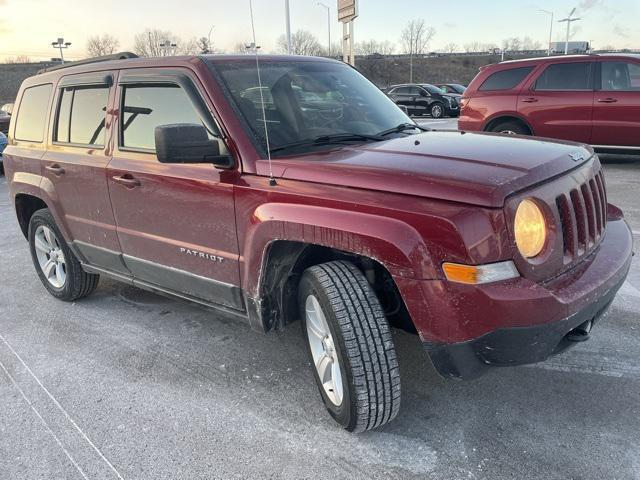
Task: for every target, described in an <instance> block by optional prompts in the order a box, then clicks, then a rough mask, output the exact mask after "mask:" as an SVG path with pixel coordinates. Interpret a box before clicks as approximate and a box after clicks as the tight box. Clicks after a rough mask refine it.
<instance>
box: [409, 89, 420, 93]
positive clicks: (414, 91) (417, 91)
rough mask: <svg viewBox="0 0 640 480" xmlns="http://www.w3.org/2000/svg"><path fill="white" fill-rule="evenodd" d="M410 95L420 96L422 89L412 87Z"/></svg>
mask: <svg viewBox="0 0 640 480" xmlns="http://www.w3.org/2000/svg"><path fill="white" fill-rule="evenodd" d="M409 95H420V89H419V88H418V87H411V88H410V89H409Z"/></svg>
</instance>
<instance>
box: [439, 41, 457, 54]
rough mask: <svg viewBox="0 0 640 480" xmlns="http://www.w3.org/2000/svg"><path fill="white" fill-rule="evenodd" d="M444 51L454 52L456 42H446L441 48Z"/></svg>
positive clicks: (455, 50)
mask: <svg viewBox="0 0 640 480" xmlns="http://www.w3.org/2000/svg"><path fill="white" fill-rule="evenodd" d="M442 51H443V52H444V53H455V52H457V51H458V44H456V43H453V42H450V43H447V44H446V45H445V46H444V48H443V49H442Z"/></svg>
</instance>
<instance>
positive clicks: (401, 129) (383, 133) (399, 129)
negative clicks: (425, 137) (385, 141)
mask: <svg viewBox="0 0 640 480" xmlns="http://www.w3.org/2000/svg"><path fill="white" fill-rule="evenodd" d="M414 129H415V130H421V131H423V132H428V131H429V129H428V128H425V127H421V126H420V125H418V124H417V123H401V124H400V125H396V126H395V127H393V128H390V129H388V130H383V131H381V132H378V133H376V135H377V136H378V137H384V136H386V135H391V134H392V133H400V132H404V131H405V130H414Z"/></svg>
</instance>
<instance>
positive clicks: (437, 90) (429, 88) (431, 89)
mask: <svg viewBox="0 0 640 480" xmlns="http://www.w3.org/2000/svg"><path fill="white" fill-rule="evenodd" d="M424 89H425V90H426V91H427V92H429V93H430V94H431V95H441V94H443V93H444V90H442V89H441V88H438V87H436V86H435V85H424Z"/></svg>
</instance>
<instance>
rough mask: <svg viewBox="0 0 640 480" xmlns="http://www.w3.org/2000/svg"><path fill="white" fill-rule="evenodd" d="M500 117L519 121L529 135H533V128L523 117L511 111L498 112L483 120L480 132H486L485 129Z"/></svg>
mask: <svg viewBox="0 0 640 480" xmlns="http://www.w3.org/2000/svg"><path fill="white" fill-rule="evenodd" d="M501 117H513V118H517V119H518V120H520V121H521V122H522V123H524V124H525V125H526V126H527V128H528V129H529V131H530V132H531V135H535V131H534V130H533V127H532V126H531V124H530V123H529V121H528V120H527V119H526V118H525V117H524V116H522V115H521V114H520V113H518V112H511V111H507V112H499V113H495V114H493V115H491V116H490V117H489V118H487V119H485V121H484V123H483V124H482V129H481V131H483V132H488V131H489V130H487V127H488V126H489V124H490V123H492V122H494V121H495V120H497V119H499V118H501Z"/></svg>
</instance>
